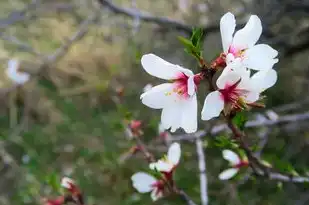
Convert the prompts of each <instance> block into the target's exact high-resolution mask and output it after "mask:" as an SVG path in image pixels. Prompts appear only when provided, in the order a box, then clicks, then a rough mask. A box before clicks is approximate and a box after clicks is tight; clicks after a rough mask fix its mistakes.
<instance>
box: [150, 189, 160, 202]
mask: <svg viewBox="0 0 309 205" xmlns="http://www.w3.org/2000/svg"><path fill="white" fill-rule="evenodd" d="M150 196H151V199H152V201H157V200H158V199H160V198H162V197H163V193H162V191H160V190H158V188H155V189H154V190H153V191H152V192H151V194H150Z"/></svg>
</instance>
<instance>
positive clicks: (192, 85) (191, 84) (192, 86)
mask: <svg viewBox="0 0 309 205" xmlns="http://www.w3.org/2000/svg"><path fill="white" fill-rule="evenodd" d="M187 86H188V94H189V95H190V96H192V95H194V94H195V83H194V76H190V77H189V79H188V82H187Z"/></svg>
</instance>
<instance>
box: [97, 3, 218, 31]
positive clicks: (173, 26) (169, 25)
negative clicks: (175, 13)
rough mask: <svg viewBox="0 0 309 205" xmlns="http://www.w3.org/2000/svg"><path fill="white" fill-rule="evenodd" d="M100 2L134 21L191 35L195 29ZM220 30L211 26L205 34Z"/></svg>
mask: <svg viewBox="0 0 309 205" xmlns="http://www.w3.org/2000/svg"><path fill="white" fill-rule="evenodd" d="M98 2H99V3H100V4H101V5H102V6H105V7H107V8H109V9H110V10H111V11H112V12H114V13H116V14H121V15H125V16H128V17H130V18H133V19H134V18H138V19H140V20H142V21H145V22H150V23H155V24H158V25H160V26H164V27H166V28H169V29H175V30H180V31H184V32H186V33H189V34H190V33H191V32H192V29H193V26H190V25H187V24H185V23H182V22H179V21H176V20H172V19H169V18H166V17H156V16H153V15H151V14H149V13H146V12H142V11H138V10H136V9H129V8H122V7H119V6H117V5H116V4H114V3H112V2H111V1H109V0H98ZM218 30H219V26H218V24H214V25H209V26H207V27H205V28H203V31H204V33H208V32H213V31H218Z"/></svg>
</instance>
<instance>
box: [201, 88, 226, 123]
mask: <svg viewBox="0 0 309 205" xmlns="http://www.w3.org/2000/svg"><path fill="white" fill-rule="evenodd" d="M223 107H224V101H223V99H222V97H221V94H220V92H219V91H214V92H211V93H209V94H208V95H207V96H206V99H205V102H204V106H203V109H202V120H210V119H211V118H213V117H218V116H219V115H220V113H221V111H222V110H223Z"/></svg>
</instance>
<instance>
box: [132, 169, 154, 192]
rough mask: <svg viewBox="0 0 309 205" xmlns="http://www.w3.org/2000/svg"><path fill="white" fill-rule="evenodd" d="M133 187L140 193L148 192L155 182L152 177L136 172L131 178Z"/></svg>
mask: <svg viewBox="0 0 309 205" xmlns="http://www.w3.org/2000/svg"><path fill="white" fill-rule="evenodd" d="M131 180H132V182H133V187H134V188H135V189H136V190H137V191H138V192H140V193H146V192H150V191H151V190H152V189H153V187H152V185H153V184H154V183H155V182H156V181H157V179H156V178H154V177H153V176H151V175H149V174H147V173H145V172H137V173H135V174H134V175H133V176H132V177H131Z"/></svg>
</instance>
